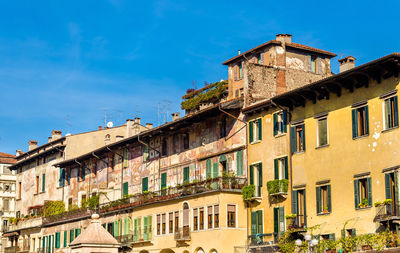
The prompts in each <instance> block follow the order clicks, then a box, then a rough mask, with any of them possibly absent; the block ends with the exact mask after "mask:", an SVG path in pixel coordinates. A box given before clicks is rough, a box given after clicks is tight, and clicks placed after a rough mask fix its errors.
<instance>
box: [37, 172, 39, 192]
mask: <svg viewBox="0 0 400 253" xmlns="http://www.w3.org/2000/svg"><path fill="white" fill-rule="evenodd" d="M38 193H39V176H36V194H38Z"/></svg>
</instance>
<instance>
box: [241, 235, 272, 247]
mask: <svg viewBox="0 0 400 253" xmlns="http://www.w3.org/2000/svg"><path fill="white" fill-rule="evenodd" d="M247 239H248V240H247V245H248V246H249V247H253V246H257V247H260V246H272V245H274V244H275V243H276V241H275V237H274V234H273V233H268V234H255V235H250V236H248V237H247Z"/></svg>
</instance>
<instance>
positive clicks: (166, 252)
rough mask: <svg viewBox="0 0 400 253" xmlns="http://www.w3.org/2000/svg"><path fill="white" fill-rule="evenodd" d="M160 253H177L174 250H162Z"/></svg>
mask: <svg viewBox="0 0 400 253" xmlns="http://www.w3.org/2000/svg"><path fill="white" fill-rule="evenodd" d="M160 253H175V251H173V250H172V249H162V250H161V251H160Z"/></svg>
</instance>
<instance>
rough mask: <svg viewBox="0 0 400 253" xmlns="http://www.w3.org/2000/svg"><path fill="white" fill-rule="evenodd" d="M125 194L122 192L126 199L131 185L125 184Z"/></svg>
mask: <svg viewBox="0 0 400 253" xmlns="http://www.w3.org/2000/svg"><path fill="white" fill-rule="evenodd" d="M122 188H123V192H122V195H123V196H124V197H126V196H127V195H128V191H129V190H128V188H129V185H128V182H125V183H124V184H123V187H122Z"/></svg>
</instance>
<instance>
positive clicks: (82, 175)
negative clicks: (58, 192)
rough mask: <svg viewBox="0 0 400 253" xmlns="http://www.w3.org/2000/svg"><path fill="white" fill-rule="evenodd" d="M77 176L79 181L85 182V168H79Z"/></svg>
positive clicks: (83, 166)
mask: <svg viewBox="0 0 400 253" xmlns="http://www.w3.org/2000/svg"><path fill="white" fill-rule="evenodd" d="M78 174H79V181H85V176H86V166H85V165H82V167H81V168H78Z"/></svg>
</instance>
